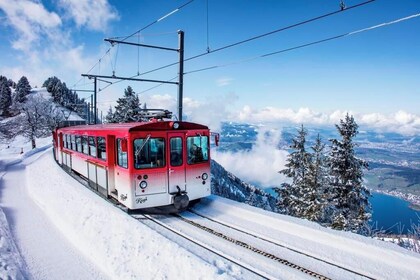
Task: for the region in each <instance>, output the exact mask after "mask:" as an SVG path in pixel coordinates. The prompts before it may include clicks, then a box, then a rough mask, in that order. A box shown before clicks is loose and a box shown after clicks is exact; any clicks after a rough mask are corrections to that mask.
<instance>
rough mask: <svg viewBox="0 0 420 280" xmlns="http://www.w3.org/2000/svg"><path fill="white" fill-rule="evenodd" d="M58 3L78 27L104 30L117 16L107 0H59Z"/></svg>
mask: <svg viewBox="0 0 420 280" xmlns="http://www.w3.org/2000/svg"><path fill="white" fill-rule="evenodd" d="M59 4H60V6H61V8H62V9H63V11H64V12H65V14H66V15H67V16H68V17H69V18H71V19H73V20H74V22H75V23H76V25H77V26H78V27H83V26H85V27H87V28H88V29H90V30H95V31H104V30H106V28H107V26H108V23H109V22H110V21H112V20H116V19H118V18H119V15H118V13H117V11H116V10H115V8H114V7H112V6H111V5H109V3H108V1H107V0H59Z"/></svg>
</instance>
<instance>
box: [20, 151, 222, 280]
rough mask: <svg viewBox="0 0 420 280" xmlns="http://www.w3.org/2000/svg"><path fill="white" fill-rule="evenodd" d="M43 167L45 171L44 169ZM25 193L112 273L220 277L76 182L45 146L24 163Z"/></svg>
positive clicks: (143, 276) (123, 276) (122, 276)
mask: <svg viewBox="0 0 420 280" xmlns="http://www.w3.org/2000/svg"><path fill="white" fill-rule="evenodd" d="M46 171H47V172H46ZM26 172H27V177H28V178H31V179H30V180H28V181H29V183H28V192H29V195H30V196H31V197H32V198H33V199H34V201H35V202H36V203H37V204H38V205H39V206H40V207H41V208H42V210H43V211H44V212H45V213H46V215H47V216H48V217H49V218H50V219H51V220H52V221H53V223H54V224H55V225H56V226H57V227H58V229H59V230H60V231H61V232H62V234H63V235H64V236H66V238H67V239H68V240H69V241H70V242H71V243H73V244H74V246H75V247H77V248H78V249H80V250H81V251H82V253H83V254H84V255H85V256H87V257H88V258H89V259H90V260H92V262H93V263H95V264H96V265H97V266H98V267H99V268H100V269H101V270H102V271H104V272H105V273H106V274H107V275H109V276H110V277H111V278H114V279H189V278H191V277H192V276H193V277H194V279H208V278H211V279H219V278H221V279H225V278H230V277H229V273H230V272H229V271H220V269H217V268H216V267H214V266H212V265H211V264H208V263H205V262H203V260H201V259H200V258H198V257H197V256H195V255H193V254H192V253H190V252H188V251H187V250H186V249H185V248H182V247H180V246H178V245H176V244H175V243H173V242H171V241H170V240H168V239H166V238H165V237H163V236H161V235H160V234H159V233H158V232H156V231H153V230H151V229H150V228H148V227H147V226H146V225H144V224H142V223H140V222H138V221H136V220H134V219H132V218H131V217H130V216H128V215H127V214H126V213H124V212H122V211H121V210H119V209H118V208H116V207H113V206H112V205H110V204H109V203H108V202H106V201H105V200H104V199H102V198H100V197H98V196H97V195H96V194H94V193H93V192H91V191H89V190H88V189H86V188H85V187H83V186H81V185H80V184H78V183H77V182H76V181H75V180H74V179H73V178H71V177H70V176H69V175H67V174H66V173H64V172H63V171H62V170H61V169H60V168H59V167H58V166H57V165H56V164H55V162H54V160H53V158H52V155H51V151H47V152H46V153H45V154H44V155H43V156H42V157H41V158H40V159H39V160H37V161H36V162H34V163H33V164H31V165H29V166H27V170H26Z"/></svg>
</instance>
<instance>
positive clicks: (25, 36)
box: [0, 0, 62, 52]
mask: <svg viewBox="0 0 420 280" xmlns="http://www.w3.org/2000/svg"><path fill="white" fill-rule="evenodd" d="M0 9H2V10H3V11H4V13H5V14H6V18H7V23H8V25H9V26H10V27H12V28H13V29H15V30H16V33H17V39H16V40H14V41H13V42H12V46H13V48H14V49H17V50H21V51H25V52H27V51H29V50H30V49H31V48H32V44H33V43H34V42H37V41H38V40H39V39H40V37H41V36H45V35H46V36H51V35H52V34H54V30H55V29H56V28H58V27H59V26H61V24H62V21H61V19H60V17H59V16H58V15H57V14H56V13H54V12H49V11H47V10H46V8H45V7H44V6H43V5H42V4H41V3H37V2H33V1H29V0H16V1H8V0H0Z"/></svg>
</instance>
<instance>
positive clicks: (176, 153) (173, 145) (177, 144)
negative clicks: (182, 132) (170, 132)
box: [170, 137, 182, 166]
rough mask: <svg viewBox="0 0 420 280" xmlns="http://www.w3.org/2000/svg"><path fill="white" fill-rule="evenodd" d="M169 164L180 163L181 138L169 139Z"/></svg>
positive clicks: (175, 164) (178, 164)
mask: <svg viewBox="0 0 420 280" xmlns="http://www.w3.org/2000/svg"><path fill="white" fill-rule="evenodd" d="M170 149H171V153H170V155H171V166H180V165H182V138H181V137H174V138H171V141H170Z"/></svg>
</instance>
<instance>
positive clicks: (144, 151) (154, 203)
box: [53, 120, 218, 211]
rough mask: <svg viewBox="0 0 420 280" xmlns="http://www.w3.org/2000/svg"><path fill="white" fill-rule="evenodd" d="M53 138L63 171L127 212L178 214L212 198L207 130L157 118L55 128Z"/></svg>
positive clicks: (55, 153)
mask: <svg viewBox="0 0 420 280" xmlns="http://www.w3.org/2000/svg"><path fill="white" fill-rule="evenodd" d="M53 137H54V156H55V158H56V160H57V162H58V163H59V164H60V165H61V166H62V167H63V168H65V169H67V170H69V171H73V172H75V173H77V174H78V175H80V176H82V177H84V178H85V179H86V180H87V181H88V183H89V185H90V186H91V187H92V188H93V189H95V190H96V191H97V192H98V193H100V194H102V195H103V196H105V197H107V198H113V199H115V200H117V201H118V202H119V203H121V204H122V205H124V206H126V207H127V208H128V209H141V208H151V207H162V206H163V207H169V208H174V209H175V210H177V211H180V210H183V209H185V208H187V207H188V205H189V203H190V202H191V201H197V200H199V199H200V198H202V197H205V196H208V195H210V130H209V128H208V127H207V126H204V125H200V124H196V123H190V122H176V121H158V120H152V121H150V122H141V123H125V124H100V125H80V126H73V127H66V128H59V129H57V130H56V131H55V132H54V133H53ZM215 140H216V142H218V135H217V136H216V139H215ZM216 144H217V143H216Z"/></svg>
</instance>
